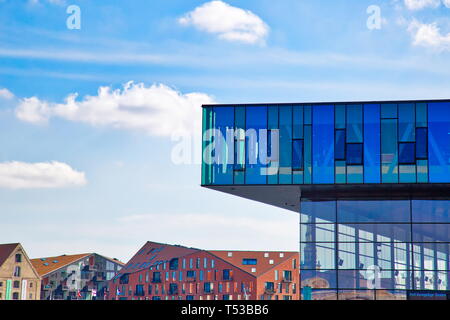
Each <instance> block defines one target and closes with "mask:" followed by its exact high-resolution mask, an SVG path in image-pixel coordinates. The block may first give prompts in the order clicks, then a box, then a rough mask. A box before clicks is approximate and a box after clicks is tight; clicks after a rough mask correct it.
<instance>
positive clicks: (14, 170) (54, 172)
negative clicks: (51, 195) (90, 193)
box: [0, 161, 87, 189]
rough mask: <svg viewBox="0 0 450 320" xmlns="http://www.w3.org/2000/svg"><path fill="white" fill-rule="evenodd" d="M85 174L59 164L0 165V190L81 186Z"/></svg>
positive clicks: (21, 163) (84, 182)
mask: <svg viewBox="0 0 450 320" xmlns="http://www.w3.org/2000/svg"><path fill="white" fill-rule="evenodd" d="M86 183H87V181H86V177H85V174H84V173H83V172H78V171H75V170H74V169H72V168H71V167H70V166H69V165H67V164H65V163H61V162H56V161H53V162H38V163H26V162H18V161H13V162H3V163H0V188H7V189H39V188H64V187H74V186H83V185H85V184H86Z"/></svg>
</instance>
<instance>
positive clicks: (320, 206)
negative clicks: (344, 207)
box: [300, 201, 336, 223]
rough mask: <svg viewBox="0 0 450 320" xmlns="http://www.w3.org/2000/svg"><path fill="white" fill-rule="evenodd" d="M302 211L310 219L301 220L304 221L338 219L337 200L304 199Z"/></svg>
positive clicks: (301, 206)
mask: <svg viewBox="0 0 450 320" xmlns="http://www.w3.org/2000/svg"><path fill="white" fill-rule="evenodd" d="M300 212H301V213H302V214H303V215H306V216H304V217H305V218H307V219H308V220H306V221H305V220H303V219H302V220H301V222H302V223H316V222H318V221H317V219H321V220H322V221H323V222H335V221H336V201H314V202H313V201H302V202H301V203H300Z"/></svg>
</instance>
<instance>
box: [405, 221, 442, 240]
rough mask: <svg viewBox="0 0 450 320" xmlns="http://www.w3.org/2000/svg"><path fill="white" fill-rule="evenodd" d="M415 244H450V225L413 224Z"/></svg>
mask: <svg viewBox="0 0 450 320" xmlns="http://www.w3.org/2000/svg"><path fill="white" fill-rule="evenodd" d="M412 232H413V241H414V242H429V241H433V242H450V224H447V223H442V224H438V223H433V224H427V223H424V224H413V225H412Z"/></svg>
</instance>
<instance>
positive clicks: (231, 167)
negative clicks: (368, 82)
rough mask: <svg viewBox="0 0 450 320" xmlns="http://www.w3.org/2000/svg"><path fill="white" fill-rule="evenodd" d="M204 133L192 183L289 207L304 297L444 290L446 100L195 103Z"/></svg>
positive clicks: (449, 279) (447, 271) (449, 167)
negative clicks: (198, 180)
mask: <svg viewBox="0 0 450 320" xmlns="http://www.w3.org/2000/svg"><path fill="white" fill-rule="evenodd" d="M227 129H229V130H228V131H229V132H228V133H227ZM237 129H239V130H237ZM211 130H212V133H210V131H211ZM203 132H204V137H203V138H204V139H203V151H204V153H203V160H204V162H203V165H202V185H203V186H205V187H210V188H213V189H215V188H216V189H217V190H221V191H225V192H230V193H233V194H236V195H238V196H239V195H240V196H243V197H247V198H250V199H254V200H258V201H262V202H265V203H270V204H273V205H277V206H280V207H285V208H287V209H290V210H293V209H292V208H295V210H299V211H300V248H301V260H302V266H301V267H302V268H301V278H302V288H305V287H308V292H309V290H310V289H312V298H313V299H406V298H408V297H410V296H413V295H414V293H417V292H419V291H420V290H428V292H447V291H449V292H450V102H449V101H405V102H370V103H335V104H333V103H328V104H290V105H284V104H283V105H260V106H256V105H252V106H244V105H241V106H219V105H218V106H204V108H203ZM218 132H220V133H221V134H219V137H217V133H218ZM214 133H216V135H214ZM220 135H221V136H220ZM227 135H228V136H231V137H233V138H231V139H227V138H226V137H227ZM213 136H214V137H213ZM228 154H232V155H233V154H234V156H229V155H228ZM239 156H240V157H242V156H243V158H244V159H245V161H239V160H238V159H239ZM225 158H227V159H232V158H233V159H234V160H236V161H234V162H233V164H226V163H224V159H225ZM211 160H213V161H211ZM252 186H253V187H254V186H264V187H263V188H262V189H261V188H259V189H255V188H252ZM227 187H232V189H227ZM276 187H283V188H284V189H275V188H276ZM289 188H291V189H289ZM280 190H282V191H280ZM258 194H261V195H260V196H259V197H258ZM288 197H290V198H289V199H288ZM289 201H291V202H289ZM284 204H285V205H286V206H284ZM287 206H289V207H290V208H288V207H287ZM308 296H310V295H309V294H308Z"/></svg>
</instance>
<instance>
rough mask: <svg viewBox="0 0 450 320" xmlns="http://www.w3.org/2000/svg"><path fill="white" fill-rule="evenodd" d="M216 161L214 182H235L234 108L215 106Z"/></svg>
mask: <svg viewBox="0 0 450 320" xmlns="http://www.w3.org/2000/svg"><path fill="white" fill-rule="evenodd" d="M214 122H215V129H217V130H218V131H217V132H216V135H215V136H214V140H215V150H214V151H215V162H214V164H213V165H212V166H213V183H214V184H219V185H220V184H233V167H234V165H233V161H234V138H233V134H234V108H233V107H214Z"/></svg>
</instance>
